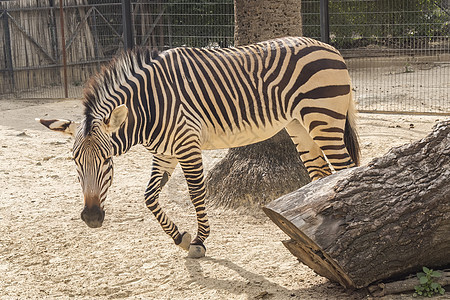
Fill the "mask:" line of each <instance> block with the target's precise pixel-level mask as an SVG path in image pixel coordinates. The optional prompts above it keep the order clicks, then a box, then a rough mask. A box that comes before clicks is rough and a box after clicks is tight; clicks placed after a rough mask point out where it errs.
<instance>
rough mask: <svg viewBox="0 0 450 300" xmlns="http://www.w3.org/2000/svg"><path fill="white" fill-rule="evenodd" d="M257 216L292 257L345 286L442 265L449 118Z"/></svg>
mask: <svg viewBox="0 0 450 300" xmlns="http://www.w3.org/2000/svg"><path fill="white" fill-rule="evenodd" d="M264 211H265V213H266V214H267V215H268V216H269V217H270V218H271V219H272V221H274V222H275V223H276V224H277V225H278V226H279V227H280V228H281V229H282V230H283V231H284V232H286V233H287V234H288V235H289V236H290V238H291V240H289V241H285V242H284V244H285V246H286V247H287V248H288V249H289V250H290V251H291V252H292V254H294V255H295V256H297V257H298V258H299V260H300V261H301V262H303V263H305V264H306V265H308V266H309V267H311V268H312V269H314V270H315V271H316V272H317V273H318V274H320V275H322V276H325V277H327V278H329V279H330V280H332V281H336V282H339V283H340V284H342V285H343V286H344V287H347V288H362V287H366V286H368V285H369V284H371V283H374V282H377V281H379V280H386V279H392V278H396V277H399V276H404V275H406V274H410V273H412V272H417V271H420V270H421V268H422V266H427V267H430V268H433V269H439V268H444V267H446V266H449V265H450V119H449V120H446V121H443V122H440V123H438V124H436V125H435V127H434V128H433V131H432V133H431V134H430V135H428V136H427V137H425V138H424V139H422V140H419V141H417V142H414V143H412V144H407V145H404V146H401V147H397V148H393V149H391V150H390V151H389V152H388V153H387V154H386V155H385V156H383V157H380V158H376V159H374V160H373V161H372V162H370V163H369V164H368V165H367V166H362V167H358V168H353V169H348V170H343V171H340V172H337V173H335V174H333V175H331V176H328V177H326V178H323V179H320V180H318V181H316V182H314V183H312V184H309V185H307V186H305V187H303V188H301V189H299V190H297V191H295V192H293V193H291V194H288V195H285V196H283V197H281V198H279V199H277V200H275V201H273V202H271V203H269V204H268V205H267V206H266V207H265V208H264Z"/></svg>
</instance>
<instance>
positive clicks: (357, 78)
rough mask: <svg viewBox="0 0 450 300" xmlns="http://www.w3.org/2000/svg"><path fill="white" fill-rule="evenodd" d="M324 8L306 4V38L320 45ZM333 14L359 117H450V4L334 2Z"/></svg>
mask: <svg viewBox="0 0 450 300" xmlns="http://www.w3.org/2000/svg"><path fill="white" fill-rule="evenodd" d="M319 2H320V1H319V0H315V1H314V0H309V1H308V0H303V1H302V15H303V16H302V17H303V30H304V34H305V35H306V36H311V37H315V38H318V39H320V37H321V31H320V16H319V11H320V3H319ZM328 10H329V18H328V21H329V35H330V43H331V44H332V45H334V46H335V47H336V48H338V49H339V50H340V51H341V53H342V54H343V55H344V57H345V58H346V61H347V64H348V66H349V69H350V73H351V77H352V81H353V88H354V90H355V98H356V100H357V102H358V109H359V110H360V111H378V112H382V111H388V112H418V113H428V112H431V113H444V114H445V113H446V114H450V1H449V0H439V1H432V0H421V1H418V0H409V1H406V0H376V1H373V0H363V1H355V0H336V1H332V0H330V1H329V7H328Z"/></svg>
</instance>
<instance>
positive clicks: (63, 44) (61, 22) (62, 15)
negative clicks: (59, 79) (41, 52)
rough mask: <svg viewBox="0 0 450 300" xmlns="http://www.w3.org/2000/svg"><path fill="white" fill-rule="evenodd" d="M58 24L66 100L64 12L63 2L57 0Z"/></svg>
mask: <svg viewBox="0 0 450 300" xmlns="http://www.w3.org/2000/svg"><path fill="white" fill-rule="evenodd" d="M59 22H60V25H61V48H62V49H61V50H62V59H63V72H64V73H63V74H64V97H65V98H68V97H69V93H68V89H67V58H66V36H65V34H64V11H63V0H59Z"/></svg>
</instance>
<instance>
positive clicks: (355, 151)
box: [344, 93, 361, 166]
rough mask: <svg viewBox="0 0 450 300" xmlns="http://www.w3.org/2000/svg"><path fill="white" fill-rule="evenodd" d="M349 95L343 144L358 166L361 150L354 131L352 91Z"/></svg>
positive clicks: (354, 116) (354, 113)
mask: <svg viewBox="0 0 450 300" xmlns="http://www.w3.org/2000/svg"><path fill="white" fill-rule="evenodd" d="M350 97H351V99H350V107H349V110H348V111H347V119H346V122H345V131H344V144H345V147H346V148H347V151H348V154H349V155H350V157H351V158H352V160H353V162H354V163H355V165H356V166H359V163H360V155H361V152H360V148H359V141H358V133H357V132H356V124H355V123H356V122H355V119H356V112H355V107H354V102H353V96H352V93H350Z"/></svg>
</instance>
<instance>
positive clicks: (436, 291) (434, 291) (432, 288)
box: [414, 267, 445, 297]
mask: <svg viewBox="0 0 450 300" xmlns="http://www.w3.org/2000/svg"><path fill="white" fill-rule="evenodd" d="M422 270H423V272H419V273H417V278H418V279H419V282H420V284H419V285H416V286H415V287H414V289H415V290H416V292H415V293H414V297H417V296H422V297H432V296H434V295H444V293H445V290H444V289H443V288H442V287H441V285H440V284H439V283H437V282H434V281H433V279H434V278H438V277H441V273H439V272H437V271H433V270H431V269H428V268H427V267H423V268H422Z"/></svg>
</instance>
